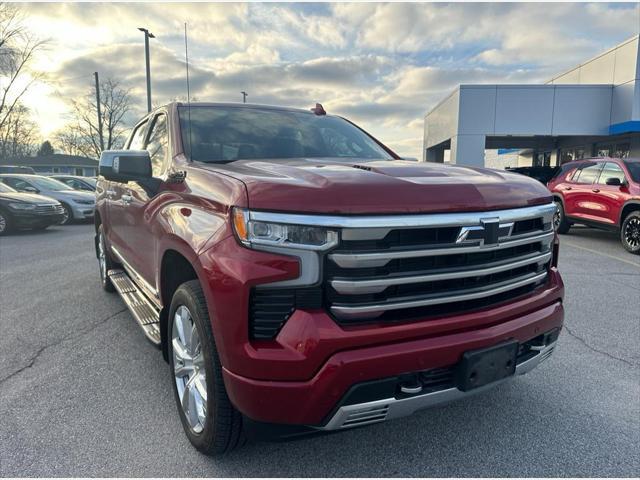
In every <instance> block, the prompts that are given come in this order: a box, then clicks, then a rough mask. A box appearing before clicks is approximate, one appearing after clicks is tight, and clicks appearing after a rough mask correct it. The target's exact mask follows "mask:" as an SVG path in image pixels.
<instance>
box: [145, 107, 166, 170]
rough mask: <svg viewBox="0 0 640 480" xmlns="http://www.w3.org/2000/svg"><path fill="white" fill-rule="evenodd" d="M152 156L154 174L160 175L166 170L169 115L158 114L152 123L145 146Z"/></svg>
mask: <svg viewBox="0 0 640 480" xmlns="http://www.w3.org/2000/svg"><path fill="white" fill-rule="evenodd" d="M145 148H146V149H147V150H148V151H149V156H150V157H151V168H152V170H153V176H154V177H158V176H160V175H161V174H162V172H163V171H164V166H165V159H166V157H167V153H168V150H169V139H168V136H167V117H166V115H164V114H162V113H161V114H160V115H157V116H156V118H155V119H154V120H153V124H152V125H151V133H150V134H149V140H148V141H147V145H146V147H145Z"/></svg>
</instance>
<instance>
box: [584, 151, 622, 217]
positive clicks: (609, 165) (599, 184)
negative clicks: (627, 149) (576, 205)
mask: <svg viewBox="0 0 640 480" xmlns="http://www.w3.org/2000/svg"><path fill="white" fill-rule="evenodd" d="M610 178H616V179H618V181H619V182H620V185H607V180H609V179H610ZM627 185H628V184H627V182H626V178H625V174H624V171H623V170H622V168H621V167H620V166H619V165H618V164H617V163H615V162H605V163H604V166H603V168H602V170H601V171H600V176H599V177H598V180H597V181H596V183H595V184H594V185H593V187H594V188H593V198H592V202H591V203H590V204H589V206H590V207H591V211H590V213H589V214H590V215H591V216H593V219H594V220H596V221H598V222H602V223H605V224H608V225H616V224H617V223H618V219H619V218H620V209H621V208H622V205H623V204H624V201H625V198H627V196H628V195H629V188H628V186H627Z"/></svg>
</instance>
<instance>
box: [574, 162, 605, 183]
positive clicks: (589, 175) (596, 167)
mask: <svg viewBox="0 0 640 480" xmlns="http://www.w3.org/2000/svg"><path fill="white" fill-rule="evenodd" d="M600 170H602V164H601V163H593V164H591V165H587V166H584V167H582V168H581V169H579V170H577V171H576V173H574V174H573V178H572V180H573V181H574V182H576V183H582V184H585V185H591V184H592V183H593V182H595V180H596V178H598V175H599V174H600Z"/></svg>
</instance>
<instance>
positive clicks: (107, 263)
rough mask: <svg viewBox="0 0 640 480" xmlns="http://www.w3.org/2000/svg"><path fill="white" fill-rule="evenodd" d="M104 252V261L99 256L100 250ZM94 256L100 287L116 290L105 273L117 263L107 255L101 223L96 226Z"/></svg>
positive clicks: (106, 289) (110, 290) (108, 290)
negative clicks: (96, 259)
mask: <svg viewBox="0 0 640 480" xmlns="http://www.w3.org/2000/svg"><path fill="white" fill-rule="evenodd" d="M100 247H102V252H103V253H104V263H103V261H102V259H101V258H100V255H101V250H100ZM96 256H97V257H98V270H99V272H100V283H101V284H102V289H103V290H104V291H105V292H109V293H113V292H115V291H116V289H115V287H114V286H113V283H111V279H110V278H109V276H108V275H107V272H108V271H109V270H112V269H113V268H116V267H117V264H116V263H115V262H114V261H113V260H112V259H111V256H110V255H109V250H108V249H107V240H106V238H105V237H104V233H103V230H102V225H100V226H99V227H98V234H97V238H96Z"/></svg>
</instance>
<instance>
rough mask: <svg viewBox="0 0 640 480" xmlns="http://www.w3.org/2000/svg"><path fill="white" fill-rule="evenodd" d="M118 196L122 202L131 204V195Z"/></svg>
mask: <svg viewBox="0 0 640 480" xmlns="http://www.w3.org/2000/svg"><path fill="white" fill-rule="evenodd" d="M120 198H121V199H122V203H124V204H125V205H131V202H132V201H133V197H132V196H131V195H127V194H124V195H122V196H121V197H120Z"/></svg>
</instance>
